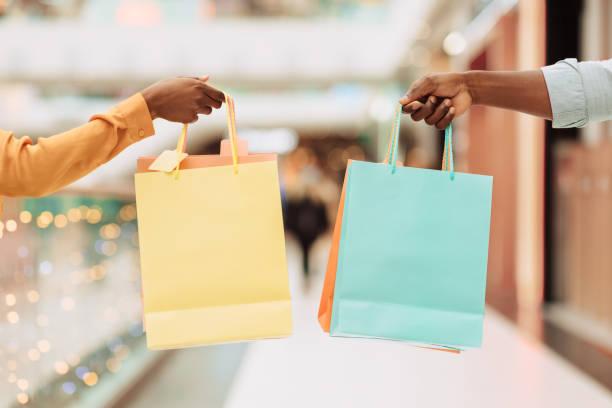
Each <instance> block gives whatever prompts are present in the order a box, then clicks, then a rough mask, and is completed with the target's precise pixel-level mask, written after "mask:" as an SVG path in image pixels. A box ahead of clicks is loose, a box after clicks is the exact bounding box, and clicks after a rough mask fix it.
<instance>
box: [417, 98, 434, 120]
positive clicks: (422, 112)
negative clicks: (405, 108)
mask: <svg viewBox="0 0 612 408" xmlns="http://www.w3.org/2000/svg"><path fill="white" fill-rule="evenodd" d="M437 101H438V99H437V98H436V97H435V96H430V97H429V98H427V102H425V105H423V107H422V108H421V109H419V110H418V111H416V112H415V113H413V114H412V120H414V121H415V122H418V121H419V120H423V119H425V118H426V117H428V116H429V115H431V114H432V113H433V111H434V110H435V108H436V102H437Z"/></svg>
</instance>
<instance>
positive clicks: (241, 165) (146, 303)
mask: <svg viewBox="0 0 612 408" xmlns="http://www.w3.org/2000/svg"><path fill="white" fill-rule="evenodd" d="M226 102H227V103H226V105H227V109H228V128H229V135H230V143H229V144H228V143H227V141H223V143H222V148H221V155H218V156H217V155H209V156H187V157H183V156H184V155H183V154H182V153H183V152H184V148H185V145H186V143H185V139H186V131H187V127H186V125H185V127H184V128H183V134H182V135H181V138H180V139H179V144H178V147H177V149H176V151H167V152H164V154H162V155H161V156H160V157H158V158H157V159H155V158H141V159H139V162H138V172H137V174H136V176H135V182H136V203H137V208H138V228H139V241H140V257H141V273H142V288H143V309H144V316H145V328H146V333H147V345H148V346H149V348H152V349H165V348H178V347H188V346H196V345H205V344H214V343H224V342H236V341H244V340H253V339H262V338H273V337H283V336H287V335H289V334H291V331H292V320H291V299H290V295H289V281H288V273H287V263H286V260H285V240H284V232H283V221H282V213H281V202H280V189H279V182H278V170H277V161H276V155H273V154H259V155H249V154H248V153H246V148H245V144H242V141H239V140H238V139H237V135H236V127H235V121H234V114H233V112H234V104H233V100H232V99H231V97H229V96H228V97H226ZM173 167H174V170H173ZM150 168H154V169H162V170H163V171H150Z"/></svg>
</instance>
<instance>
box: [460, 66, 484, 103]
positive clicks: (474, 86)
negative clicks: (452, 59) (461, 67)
mask: <svg viewBox="0 0 612 408" xmlns="http://www.w3.org/2000/svg"><path fill="white" fill-rule="evenodd" d="M461 76H462V81H463V86H464V87H465V90H466V91H467V93H469V94H470V97H471V98H472V104H473V105H478V104H480V100H481V98H480V93H479V86H478V84H479V82H480V75H479V72H478V71H466V72H463V73H461Z"/></svg>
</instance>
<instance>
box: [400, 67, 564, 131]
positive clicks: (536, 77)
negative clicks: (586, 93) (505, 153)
mask: <svg viewBox="0 0 612 408" xmlns="http://www.w3.org/2000/svg"><path fill="white" fill-rule="evenodd" d="M400 104H402V110H403V111H404V113H406V114H409V115H411V117H412V119H413V120H415V121H420V120H425V122H426V123H427V124H429V125H432V126H435V127H436V128H438V129H444V128H445V127H446V126H448V125H449V124H450V123H451V122H452V120H453V119H454V118H455V117H458V116H460V115H462V114H463V113H465V112H466V111H467V110H468V109H469V108H470V106H472V105H486V106H495V107H498V108H503V109H510V110H515V111H519V112H524V113H528V114H530V115H534V116H539V117H542V118H545V119H552V110H551V107H550V99H549V97H548V89H547V88H546V82H545V81H544V75H543V74H542V71H540V70H533V71H468V72H464V73H445V74H430V75H426V76H424V77H423V78H421V79H419V80H417V81H415V82H414V83H413V84H412V86H411V87H410V89H409V90H408V92H407V93H406V95H404V97H402V98H401V99H400Z"/></svg>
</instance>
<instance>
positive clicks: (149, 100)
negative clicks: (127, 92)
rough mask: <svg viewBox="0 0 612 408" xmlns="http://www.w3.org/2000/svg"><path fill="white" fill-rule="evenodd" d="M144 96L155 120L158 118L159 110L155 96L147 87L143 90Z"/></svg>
mask: <svg viewBox="0 0 612 408" xmlns="http://www.w3.org/2000/svg"><path fill="white" fill-rule="evenodd" d="M141 95H142V97H143V98H144V100H145V102H146V103H147V108H149V114H150V115H151V119H153V120H155V119H157V118H158V113H157V112H158V110H157V106H156V105H155V96H154V95H153V94H152V93H151V92H150V91H149V90H148V89H145V90H143V91H142V92H141Z"/></svg>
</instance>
